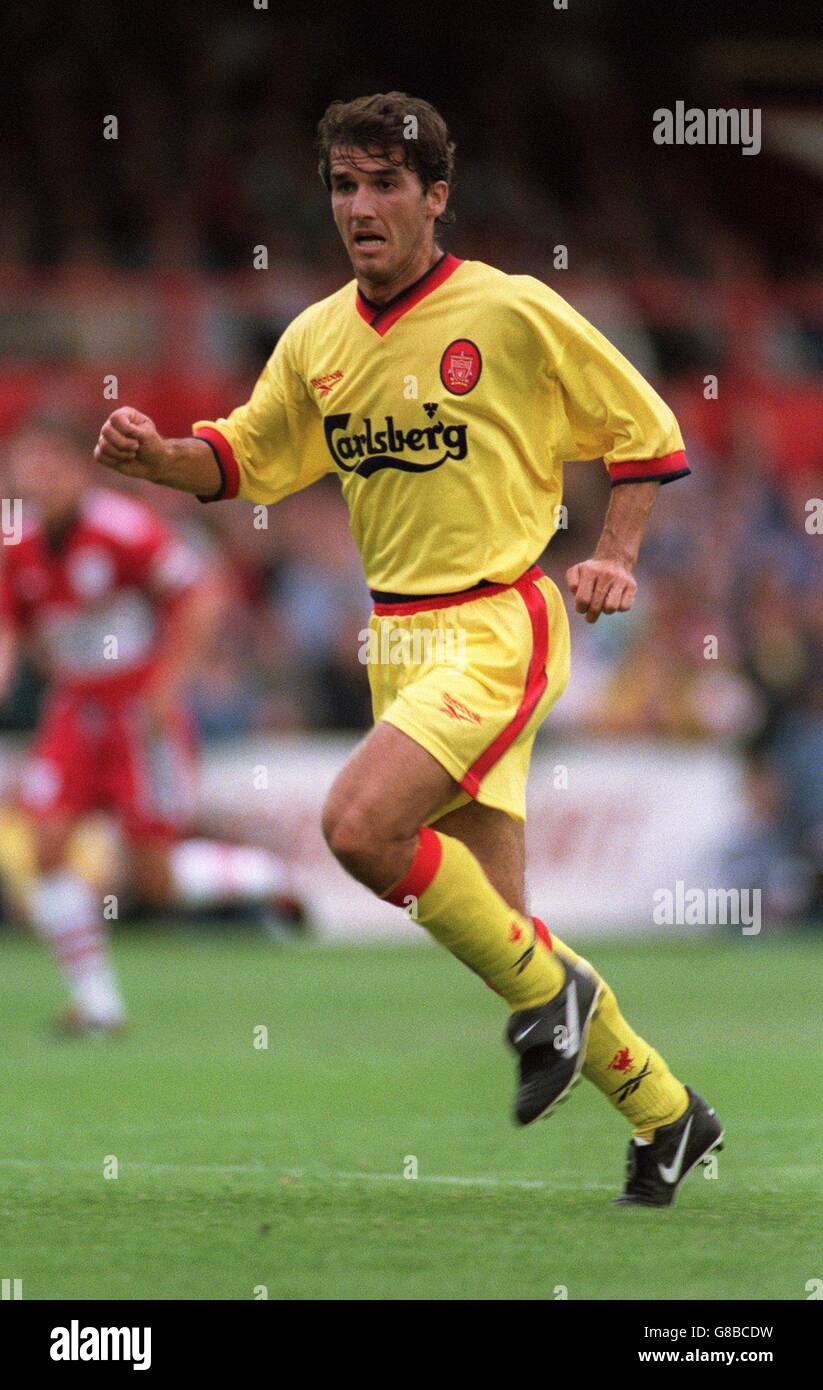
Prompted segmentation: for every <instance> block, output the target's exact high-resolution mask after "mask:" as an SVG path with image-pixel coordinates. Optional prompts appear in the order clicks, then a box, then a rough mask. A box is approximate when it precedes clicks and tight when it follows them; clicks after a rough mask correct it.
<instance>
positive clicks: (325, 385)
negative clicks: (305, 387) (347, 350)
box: [309, 372, 343, 396]
mask: <svg viewBox="0 0 823 1390" xmlns="http://www.w3.org/2000/svg"><path fill="white" fill-rule="evenodd" d="M342 380H343V373H342V372H327V373H326V375H325V376H313V377H311V378H310V381H309V385H310V386H313V387H314V389H315V391H316V392H317V394H318V396H327V395H328V394H329V392H330V391H333V390H334V388H335V386H336V385H337V383H338V381H342Z"/></svg>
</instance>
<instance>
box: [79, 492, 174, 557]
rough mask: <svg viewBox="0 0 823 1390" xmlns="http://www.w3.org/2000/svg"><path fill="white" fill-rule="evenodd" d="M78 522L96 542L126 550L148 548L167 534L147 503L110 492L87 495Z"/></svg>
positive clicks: (120, 493) (163, 524)
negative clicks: (103, 542)
mask: <svg viewBox="0 0 823 1390" xmlns="http://www.w3.org/2000/svg"><path fill="white" fill-rule="evenodd" d="M81 519H82V523H83V527H84V529H85V530H87V531H88V532H90V533H93V534H94V535H95V537H96V538H97V539H99V540H104V541H108V542H109V543H110V544H111V545H114V546H122V547H125V548H127V549H129V548H131V547H142V546H145V545H151V544H152V543H154V542H159V541H161V540H163V539H164V538H165V537H166V536H167V534H168V527H167V526H166V524H165V522H164V521H162V520H161V518H160V517H159V516H158V515H157V513H156V512H155V511H153V510H152V508H151V507H150V506H148V505H147V503H145V502H143V501H142V500H141V499H140V498H139V497H129V496H127V495H126V494H125V493H122V492H115V491H114V490H113V489H111V488H93V489H92V491H91V492H89V493H87V495H86V497H85V499H84V501H83V506H82V511H81Z"/></svg>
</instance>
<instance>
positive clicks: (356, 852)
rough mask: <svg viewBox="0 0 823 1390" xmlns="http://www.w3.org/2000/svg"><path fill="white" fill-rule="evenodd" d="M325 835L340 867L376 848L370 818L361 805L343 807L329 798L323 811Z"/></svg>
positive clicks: (351, 862) (355, 860)
mask: <svg viewBox="0 0 823 1390" xmlns="http://www.w3.org/2000/svg"><path fill="white" fill-rule="evenodd" d="M323 836H324V838H325V841H326V844H327V845H328V847H329V849H330V850H331V852H332V854H333V855H334V857H335V859H338V860H339V861H340V863H341V864H345V865H346V866H349V865H350V864H353V863H356V862H358V861H359V860H360V859H361V858H362V857H363V856H364V855H365V854H366V853H368V851H369V849H372V848H373V847H374V839H375V837H374V831H373V826H372V821H371V817H370V816H369V815H368V813H367V812H366V811H365V810H364V809H363V808H361V807H359V806H356V805H355V806H341V805H340V804H339V803H335V802H334V801H332V800H331V798H330V799H329V801H327V802H326V805H325V807H324V808H323Z"/></svg>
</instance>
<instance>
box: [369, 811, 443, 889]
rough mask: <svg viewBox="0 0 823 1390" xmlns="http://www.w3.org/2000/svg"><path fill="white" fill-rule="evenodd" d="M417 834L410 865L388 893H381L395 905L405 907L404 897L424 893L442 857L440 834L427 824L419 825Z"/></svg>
mask: <svg viewBox="0 0 823 1390" xmlns="http://www.w3.org/2000/svg"><path fill="white" fill-rule="evenodd" d="M418 836H419V839H418V841H417V849H416V851H415V855H414V859H413V860H412V862H411V867H410V868H409V869H408V870H407V872H406V873H405V874H404V875H403V877H402V878H401V880H400V882H399V883H395V885H394V887H393V888H390V889H389V891H388V893H384V894H383V897H384V898H385V900H386V902H387V903H394V906H395V907H405V906H406V903H405V899H406V898H419V897H420V895H421V893H425V891H426V889H427V888H428V886H429V884H430V883H431V881H432V879H433V878H434V876H435V874H436V873H437V870H438V869H439V868H440V860H441V859H442V858H443V846H442V845H441V843H440V836H439V835H438V834H437V833H436V831H434V830H431V829H430V828H429V826H427V825H421V827H420V830H419V831H418Z"/></svg>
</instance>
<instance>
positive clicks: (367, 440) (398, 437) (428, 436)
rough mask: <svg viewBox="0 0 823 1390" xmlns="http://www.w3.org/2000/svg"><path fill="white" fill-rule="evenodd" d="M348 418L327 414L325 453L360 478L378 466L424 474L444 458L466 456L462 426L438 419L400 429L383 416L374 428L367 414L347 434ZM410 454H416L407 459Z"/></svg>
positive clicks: (443, 460) (365, 476) (392, 420)
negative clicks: (447, 423)
mask: <svg viewBox="0 0 823 1390" xmlns="http://www.w3.org/2000/svg"><path fill="white" fill-rule="evenodd" d="M351 418H352V417H351V415H327V416H326V417H325V419H324V420H323V428H324V430H325V433H326V444H327V445H328V449H329V453H330V454H331V456H332V458H333V459H334V461H335V463H336V464H337V466H338V468H342V469H343V471H344V473H357V474H359V475H360V477H361V478H370V477H371V475H372V473H376V472H377V471H378V469H380V468H399V469H400V470H401V471H402V472H404V473H428V472H430V471H431V469H433V468H440V466H441V465H442V464H444V463H445V462H446V460H447V459H464V458H465V457H466V435H467V432H468V426H466V425H444V424H443V422H442V420H438V421H437V422H436V423H434V422H432V423H430V424H428V425H422V426H420V427H419V428H416V429H400V428H398V426H397V425H396V424H395V422H394V416H393V415H386V416H385V417H384V419H383V420H382V422H380V423H379V425H378V426H377V427H375V426H374V425H373V424H372V421H371V419H370V418H369V417H368V416H367V417H366V418H365V419H364V421H363V425H362V429H360V430H358V431H357V432H351V433H347V431H348V427H349V421H350V420H351ZM410 454H411V455H417V457H416V458H410V457H409V455H410ZM432 455H434V457H433V458H432V457H431V456H432Z"/></svg>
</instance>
